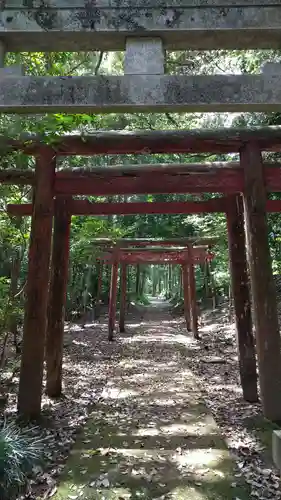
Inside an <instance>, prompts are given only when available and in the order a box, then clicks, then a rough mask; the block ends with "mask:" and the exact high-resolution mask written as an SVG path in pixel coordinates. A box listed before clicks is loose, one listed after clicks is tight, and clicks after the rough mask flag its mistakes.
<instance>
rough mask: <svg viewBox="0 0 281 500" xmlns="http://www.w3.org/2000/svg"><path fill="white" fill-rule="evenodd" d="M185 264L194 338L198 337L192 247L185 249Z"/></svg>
mask: <svg viewBox="0 0 281 500" xmlns="http://www.w3.org/2000/svg"><path fill="white" fill-rule="evenodd" d="M186 253H187V257H188V259H187V266H188V285H189V287H188V292H189V307H190V323H191V324H190V326H191V331H192V333H193V336H194V338H195V339H197V340H198V339H199V335H198V316H197V300H196V279H195V269H194V260H193V255H192V248H191V247H190V246H188V249H187V252H186Z"/></svg>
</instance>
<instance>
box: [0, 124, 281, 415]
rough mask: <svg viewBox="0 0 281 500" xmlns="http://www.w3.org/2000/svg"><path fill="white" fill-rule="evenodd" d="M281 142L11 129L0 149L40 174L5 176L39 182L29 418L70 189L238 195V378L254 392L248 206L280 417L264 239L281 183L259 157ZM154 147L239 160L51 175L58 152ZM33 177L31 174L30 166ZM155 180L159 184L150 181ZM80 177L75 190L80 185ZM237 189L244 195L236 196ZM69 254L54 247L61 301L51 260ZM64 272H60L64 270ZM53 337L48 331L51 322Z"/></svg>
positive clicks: (217, 135) (209, 134) (214, 135)
mask: <svg viewBox="0 0 281 500" xmlns="http://www.w3.org/2000/svg"><path fill="white" fill-rule="evenodd" d="M280 144H281V129H279V128H278V127H267V128H265V129H263V128H256V129H222V130H209V131H205V130H197V131H162V132H154V131H149V132H146V131H145V132H137V133H130V132H129V133H128V132H112V133H103V132H102V133H97V134H95V135H94V136H90V137H85V136H83V137H75V136H67V137H61V138H58V139H57V141H56V142H53V143H52V144H46V142H44V140H42V139H36V138H34V137H29V138H28V137H25V140H24V141H12V140H8V139H7V138H6V137H4V138H2V139H1V140H0V149H1V150H2V152H4V153H5V152H10V151H15V150H18V151H19V150H20V151H23V152H25V153H26V154H31V155H35V156H36V170H35V177H34V175H33V173H31V176H30V177H29V179H27V173H26V172H21V175H22V178H23V181H21V178H20V177H19V176H18V177H16V176H14V177H13V179H11V178H10V180H9V178H7V176H6V180H5V178H1V182H10V183H14V184H21V183H22V184H30V185H34V186H35V193H34V203H33V217H32V227H31V239H30V253H29V270H28V283H27V303H26V314H25V323H24V338H23V351H22V363H21V372H20V387H19V401H18V409H19V413H21V414H24V415H25V416H36V415H38V414H39V413H40V406H41V393H42V376H43V358H44V350H45V332H46V326H45V325H46V312H47V300H48V284H49V260H50V253H51V252H50V250H51V231H52V218H53V215H54V209H53V205H54V197H55V196H58V195H59V194H62V195H63V199H61V200H60V199H59V198H58V199H57V200H56V210H55V219H57V222H55V226H57V229H56V230H57V233H58V236H57V237H55V235H54V238H53V241H54V244H55V241H56V242H57V243H56V244H57V245H58V246H59V247H60V248H65V246H64V245H65V241H66V239H67V238H66V234H67V231H68V229H67V222H66V221H67V220H69V218H70V214H69V212H68V210H67V207H66V205H67V202H66V199H65V196H66V195H69V194H92V195H98V194H105V195H106V194H122V193H124V194H127V193H129V194H134V193H143V192H145V193H151V194H153V193H173V192H175V193H176V192H178V193H180V192H183V193H188V192H189V193H196V192H210V193H227V194H228V195H230V194H233V196H229V198H228V202H227V204H228V207H227V217H228V234H229V241H230V244H229V248H230V260H231V269H232V273H231V274H232V286H233V290H234V293H233V295H234V296H235V299H234V300H235V311H236V324H237V326H238V327H239V328H240V332H243V335H241V338H243V341H241V342H242V344H241V346H240V347H241V349H240V351H239V356H240V372H241V377H244V379H245V380H244V382H245V383H244V384H243V383H242V386H243V393H244V397H245V398H246V399H247V400H251V401H254V400H255V399H256V398H257V390H256V367H255V355H254V354H255V353H254V348H253V336H252V329H251V311H250V300H249V289H248V277H247V266H246V252H245V235H244V226H243V222H244V221H243V219H244V214H245V220H246V233H247V243H248V256H249V264H250V266H249V267H250V276H251V284H252V298H253V306H254V307H253V308H254V320H255V326H256V337H257V354H258V363H259V373H260V389H261V399H262V404H263V410H264V414H265V416H266V417H267V418H269V419H273V420H278V419H279V420H280V418H281V398H280V394H281V363H280V335H279V325H278V318H277V309H276V298H275V288H274V282H273V277H272V270H271V265H270V254H269V246H268V240H267V223H266V203H267V200H266V193H267V191H272V192H275V191H280V190H281V170H280V168H279V166H280V165H279V164H276V163H275V164H273V165H272V164H271V165H268V164H266V163H264V162H263V158H262V151H279V150H280ZM148 152H149V153H152V154H154V153H163V152H166V153H202V152H208V153H210V154H211V153H234V152H237V153H239V155H240V164H239V165H238V166H237V167H235V168H234V169H233V168H228V167H227V166H226V165H225V166H222V167H221V168H215V169H214V170H212V168H211V166H210V168H208V166H207V168H206V169H205V171H204V172H200V171H198V170H196V168H193V169H190V170H189V172H186V173H185V174H184V175H182V174H180V175H179V173H177V171H173V173H168V172H164V174H163V172H162V174H161V175H160V173H159V174H158V175H156V173H155V174H153V175H151V172H150V173H148V172H147V173H146V174H145V175H142V174H141V176H140V175H134V174H133V175H132V176H131V177H132V179H131V181H130V180H129V177H130V174H129V173H128V172H127V174H126V175H125V176H124V175H122V177H126V179H125V178H124V179H122V178H121V180H120V179H119V180H118V178H117V177H118V176H116V177H110V176H109V178H108V177H107V175H108V174H106V175H105V174H103V173H101V181H100V183H97V176H96V174H95V173H94V175H92V174H91V175H90V176H89V175H88V174H87V175H84V174H83V175H82V177H81V175H80V174H79V176H78V177H79V178H77V174H75V175H74V176H71V175H70V174H68V175H65V174H64V173H57V174H56V173H55V167H56V158H57V157H58V156H61V155H62V156H64V155H65V156H67V155H77V154H80V155H96V154H129V153H134V154H136V153H148ZM200 168H201V167H200ZM108 170H109V169H108ZM5 175H6V174H5ZM5 175H4V177H5ZM17 175H18V174H17ZM28 175H30V174H29V172H28ZM75 176H76V177H75ZM152 179H153V182H151V180H152ZM112 180H114V182H112ZM76 181H77V188H75V184H76ZM115 181H116V182H115ZM162 181H163V186H162V185H161V182H162ZM116 190H117V192H116ZM241 192H242V195H243V203H242V198H241V197H240V193H241ZM62 221H64V222H62ZM68 227H69V226H68ZM66 253H67V252H65V254H64V255H63V256H60V255H61V254H60V252H59V250H58V249H57V248H54V249H53V258H52V280H51V288H52V290H54V289H55V288H56V287H57V284H58V282H60V285H61V287H60V291H59V292H58V290H56V294H58V293H59V294H60V295H61V303H62V304H63V290H64V285H63V283H64V282H65V278H64V277H60V278H59V277H58V276H57V274H56V273H55V271H54V268H56V269H57V268H58V267H59V264H62V262H61V261H62V259H64V265H63V266H61V268H65V267H66V263H65V255H66ZM59 254H60V255H59ZM55 256H56V257H55ZM60 259H61V260H60ZM58 263H59V264H58ZM59 273H60V274H61V269H59ZM241 284H242V285H241ZM52 290H51V294H50V297H51V298H50V310H52V307H55V306H54V304H53V305H52V304H51V303H52V301H54V299H52V297H54V295H55V292H54V291H52ZM242 305H243V308H242ZM238 312H239V314H238ZM47 335H48V336H49V335H50V330H48V333H47ZM241 338H240V339H239V343H240V340H241ZM47 345H48V346H49V348H50V349H51V342H47ZM47 356H48V352H47ZM242 360H243V366H242ZM47 364H48V363H47Z"/></svg>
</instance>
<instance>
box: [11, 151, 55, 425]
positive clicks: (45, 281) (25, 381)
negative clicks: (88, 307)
mask: <svg viewBox="0 0 281 500" xmlns="http://www.w3.org/2000/svg"><path fill="white" fill-rule="evenodd" d="M55 167H56V159H55V154H54V152H53V151H52V150H50V149H47V150H45V149H44V148H43V149H42V151H40V152H39V154H38V156H37V158H36V170H35V190H34V201H33V214H32V222H31V233H30V245H29V259H28V276H27V286H26V305H25V316H24V327H23V342H22V355H21V367H20V382H19V395H18V412H19V414H20V415H21V416H23V417H25V418H30V419H32V418H37V417H38V416H39V415H40V411H41V399H42V380H43V362H44V350H45V338H46V327H47V306H48V288H49V269H50V267H49V266H50V255H51V238H52V222H53V197H54V178H55Z"/></svg>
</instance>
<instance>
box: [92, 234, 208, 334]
mask: <svg viewBox="0 0 281 500" xmlns="http://www.w3.org/2000/svg"><path fill="white" fill-rule="evenodd" d="M192 239H193V240H194V238H190V239H188V238H178V239H176V238H175V239H174V240H172V239H170V240H162V241H161V240H159V239H158V240H153V239H150V240H145V239H142V240H140V239H139V240H137V239H132V240H126V239H123V240H119V241H117V242H116V246H115V247H114V248H111V249H107V251H106V252H104V253H103V254H101V255H100V256H98V257H97V259H98V260H100V261H101V262H103V263H107V264H111V267H112V271H111V285H110V300H109V320H108V339H109V340H113V333H114V329H115V314H116V300H117V280H118V267H119V264H121V279H120V285H121V286H120V288H121V303H120V318H119V319H120V321H119V328H120V332H124V331H125V319H124V316H125V303H126V286H127V284H126V268H127V266H128V265H129V264H134V265H136V264H141V263H145V264H179V265H181V266H182V272H183V290H184V311H185V319H186V326H187V329H188V330H190V326H191V330H192V332H193V335H194V337H195V338H199V337H198V321H197V304H196V283H195V274H194V265H196V264H198V263H204V262H206V260H211V259H212V258H213V254H210V253H209V252H208V247H207V246H206V245H205V246H196V247H192V246H191V244H190V243H187V242H188V241H190V240H191V241H192ZM206 240H207V239H205V241H206ZM212 240H213V239H212ZM173 241H176V242H177V243H179V244H180V243H181V242H182V245H183V247H181V248H177V247H174V246H170V247H169V248H165V246H166V245H169V244H170V245H174V244H175V243H173ZM198 241H200V239H198ZM201 241H204V239H203V240H201ZM100 242H101V240H99V239H97V240H94V242H93V243H94V244H95V243H96V244H98V245H100ZM126 244H127V247H125V248H122V246H123V245H126ZM129 245H132V247H133V246H135V247H136V248H132V247H129ZM156 245H157V246H156ZM138 247H142V248H141V249H139V248H138ZM99 279H100V277H99Z"/></svg>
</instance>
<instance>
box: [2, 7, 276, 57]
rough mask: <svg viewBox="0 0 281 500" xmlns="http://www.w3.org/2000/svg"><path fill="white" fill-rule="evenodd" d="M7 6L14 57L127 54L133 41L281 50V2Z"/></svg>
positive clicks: (5, 34)
mask: <svg viewBox="0 0 281 500" xmlns="http://www.w3.org/2000/svg"><path fill="white" fill-rule="evenodd" d="M5 3H6V5H5V7H2V10H1V12H0V36H1V39H2V40H3V41H4V43H5V44H6V46H7V50H8V51H9V50H10V51H34V48H36V50H37V51H46V52H48V51H64V50H74V51H79V50H80V51H81V50H123V49H124V48H125V43H126V38H127V37H128V36H149V37H161V38H162V40H163V43H164V46H165V48H167V49H172V50H182V49H187V48H189V49H214V48H226V49H243V48H245V49H247V48H278V49H279V48H280V38H281V3H280V0H272V1H271V0H266V1H265V0H264V1H263V4H262V5H255V2H254V0H249V1H247V0H239V1H238V0H233V1H232V0H205V1H204V2H203V4H202V3H201V0H142V1H141V0H140V2H139V4H138V5H139V6H137V7H136V2H133V1H132V0H130V1H129V0H125V1H124V2H120V0H97V1H95V2H89V1H87V0H76V1H73V0H72V1H71V2H67V1H66V0H56V1H55V0H49V1H48V2H47V3H48V5H47V6H44V5H43V6H42V1H41V0H40V1H39V0H34V1H33V2H32V1H31V2H28V5H29V7H26V2H24V1H23V0H11V1H7V2H5ZM89 3H90V5H89ZM120 5H121V7H120ZM54 34H55V35H56V36H54Z"/></svg>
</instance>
